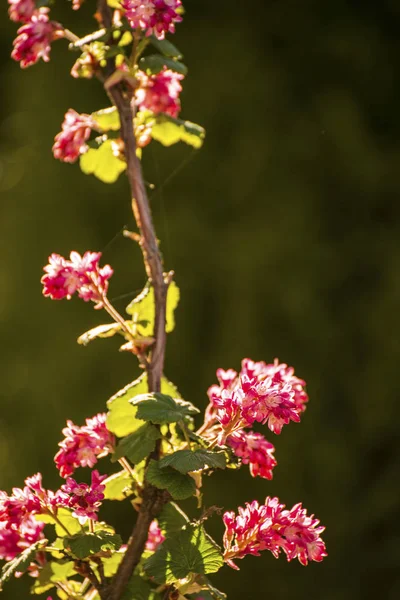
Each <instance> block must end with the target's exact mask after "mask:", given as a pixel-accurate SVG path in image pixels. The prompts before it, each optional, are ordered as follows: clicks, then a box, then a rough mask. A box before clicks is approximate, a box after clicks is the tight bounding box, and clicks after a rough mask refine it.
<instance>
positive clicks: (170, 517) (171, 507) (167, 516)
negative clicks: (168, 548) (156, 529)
mask: <svg viewBox="0 0 400 600" xmlns="http://www.w3.org/2000/svg"><path fill="white" fill-rule="evenodd" d="M157 521H158V524H159V526H160V529H161V531H162V532H163V534H164V535H165V537H171V535H174V534H176V533H178V532H179V531H181V529H183V527H185V525H187V524H188V522H189V517H188V516H187V515H185V513H184V512H183V510H181V509H180V508H179V506H178V505H177V504H175V502H168V504H166V505H165V506H164V508H163V509H162V511H161V513H160V514H159V516H158V517H157Z"/></svg>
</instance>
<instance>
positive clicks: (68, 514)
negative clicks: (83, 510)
mask: <svg viewBox="0 0 400 600" xmlns="http://www.w3.org/2000/svg"><path fill="white" fill-rule="evenodd" d="M35 519H36V520H37V521H40V522H41V523H50V524H51V525H55V527H56V534H57V535H58V536H59V537H64V536H65V535H74V534H75V533H78V531H82V528H81V526H80V523H79V521H78V519H77V518H76V517H73V516H72V511H70V510H69V509H68V508H58V509H57V519H54V517H52V516H51V515H48V514H45V515H44V514H43V515H35ZM64 528H65V529H64ZM67 531H68V534H67Z"/></svg>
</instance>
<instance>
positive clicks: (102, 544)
mask: <svg viewBox="0 0 400 600" xmlns="http://www.w3.org/2000/svg"><path fill="white" fill-rule="evenodd" d="M121 546H122V539H121V537H120V536H119V535H118V534H115V533H114V534H113V533H109V532H108V531H98V532H96V533H77V534H76V535H74V536H72V537H65V538H64V548H65V549H66V550H68V551H69V552H72V554H74V556H76V557H77V558H80V559H83V558H87V557H88V556H91V555H93V554H98V553H99V552H101V551H102V550H113V551H116V550H119V549H120V547H121Z"/></svg>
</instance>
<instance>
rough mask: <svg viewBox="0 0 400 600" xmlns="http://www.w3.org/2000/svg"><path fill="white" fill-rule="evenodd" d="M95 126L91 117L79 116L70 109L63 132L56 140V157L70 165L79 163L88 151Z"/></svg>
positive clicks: (63, 125)
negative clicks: (88, 144)
mask: <svg viewBox="0 0 400 600" xmlns="http://www.w3.org/2000/svg"><path fill="white" fill-rule="evenodd" d="M95 126H96V123H95V122H94V121H93V119H92V117H91V116H90V115H87V114H84V113H83V114H78V113H77V112H76V111H75V110H73V109H72V108H70V109H69V110H68V112H67V113H66V114H65V117H64V122H63V124H62V126H61V127H62V131H61V132H60V133H58V134H57V135H56V137H55V138H54V145H53V154H54V157H55V158H58V159H59V160H62V161H63V162H68V163H74V162H75V161H77V160H78V158H79V156H80V155H81V154H84V153H85V152H86V151H87V150H88V146H87V144H86V142H87V140H88V139H89V137H90V134H91V131H92V128H94V127H95Z"/></svg>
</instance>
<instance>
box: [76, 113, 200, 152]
mask: <svg viewBox="0 0 400 600" xmlns="http://www.w3.org/2000/svg"><path fill="white" fill-rule="evenodd" d="M205 136H206V132H205V130H204V129H203V127H201V126H200V125H196V123H191V122H190V121H182V120H181V119H174V118H173V117H170V116H169V115H163V114H162V115H157V117H156V119H155V123H154V125H153V128H152V130H151V137H152V138H153V139H154V140H156V141H157V142H160V144H162V145H163V146H172V145H173V144H177V143H178V142H185V144H188V145H189V146H193V148H196V149H199V148H201V147H202V145H203V142H204V138H205ZM84 156H85V155H84Z"/></svg>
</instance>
